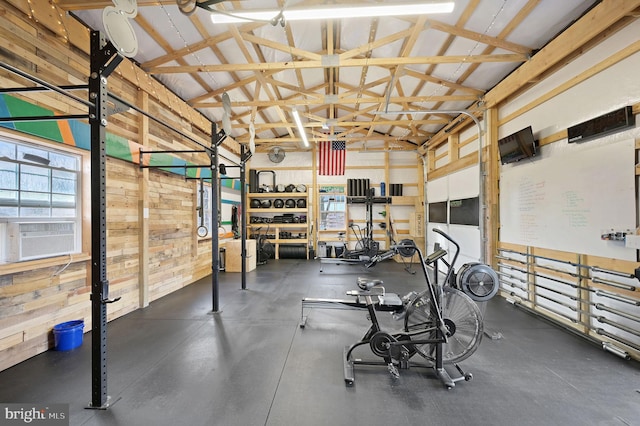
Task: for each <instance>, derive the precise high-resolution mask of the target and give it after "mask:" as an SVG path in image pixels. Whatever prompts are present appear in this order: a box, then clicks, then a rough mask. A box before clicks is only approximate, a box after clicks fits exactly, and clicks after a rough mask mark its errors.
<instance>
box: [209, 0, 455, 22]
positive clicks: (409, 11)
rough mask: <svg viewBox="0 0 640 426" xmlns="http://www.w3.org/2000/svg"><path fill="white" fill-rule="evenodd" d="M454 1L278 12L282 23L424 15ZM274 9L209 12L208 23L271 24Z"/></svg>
mask: <svg viewBox="0 0 640 426" xmlns="http://www.w3.org/2000/svg"><path fill="white" fill-rule="evenodd" d="M453 7H454V2H452V1H445V2H433V3H430V2H413V3H411V2H409V3H398V4H388V3H387V4H385V3H375V4H360V5H342V6H336V5H331V6H315V7H309V8H304V9H302V8H290V9H289V8H287V9H284V10H282V16H283V17H284V20H285V21H301V20H312V19H315V20H321V19H341V18H367V17H373V16H385V17H386V16H403V15H425V14H434V13H451V12H453ZM280 12H281V11H280V10H278V9H271V10H266V9H255V10H247V11H244V10H239V11H224V12H222V11H213V13H212V14H211V21H212V22H213V23H214V24H231V23H236V22H246V21H271V20H272V19H274V18H276V17H277V16H278V15H279V14H280Z"/></svg>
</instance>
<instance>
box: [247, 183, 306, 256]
mask: <svg viewBox="0 0 640 426" xmlns="http://www.w3.org/2000/svg"><path fill="white" fill-rule="evenodd" d="M267 199H268V200H271V202H272V204H273V202H274V201H275V200H276V199H282V200H283V201H286V200H288V199H292V200H295V201H296V203H297V202H298V200H304V203H305V207H297V206H296V207H281V208H276V207H270V208H258V207H249V208H247V212H246V213H247V228H248V230H247V233H248V234H249V235H251V234H253V233H254V232H255V231H256V230H257V229H258V228H263V229H261V232H267V228H268V234H269V235H273V236H274V238H268V240H269V242H270V243H271V244H273V245H274V247H275V258H276V259H279V258H280V247H281V246H284V245H296V246H304V248H305V249H304V251H305V257H306V258H308V257H309V251H308V249H307V248H308V245H309V238H310V235H309V222H310V221H309V202H308V201H309V196H308V193H306V192H254V193H249V194H247V200H248V202H247V205H248V206H250V205H251V200H260V201H262V200H267ZM289 215H292V216H293V218H297V219H298V221H297V222H286V223H285V222H280V221H277V218H278V216H289ZM252 217H259V218H264V219H265V222H258V223H256V222H255V221H254V220H252V219H251V218H252ZM283 220H285V221H288V220H289V219H283ZM291 220H294V219H291ZM288 233H290V234H291V237H292V238H288V235H287V236H284V235H283V234H285V235H286V234H288ZM293 236H297V237H295V238H293Z"/></svg>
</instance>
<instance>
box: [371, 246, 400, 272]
mask: <svg viewBox="0 0 640 426" xmlns="http://www.w3.org/2000/svg"><path fill="white" fill-rule="evenodd" d="M395 254H396V250H395V249H392V250H389V251H386V252H384V253H382V254H376V255H375V256H373V257H372V258H371V260H370V261H369V262H368V263H367V264H366V265H365V267H367V268H370V267H372V266H373V265H375V264H376V263H378V262H382V261H383V260H387V259H391V258H392V257H393V256H394V255H395Z"/></svg>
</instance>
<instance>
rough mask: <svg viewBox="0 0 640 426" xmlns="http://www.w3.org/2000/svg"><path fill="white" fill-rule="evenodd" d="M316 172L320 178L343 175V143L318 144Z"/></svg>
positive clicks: (344, 145) (344, 150) (345, 151)
mask: <svg viewBox="0 0 640 426" xmlns="http://www.w3.org/2000/svg"><path fill="white" fill-rule="evenodd" d="M318 149H319V156H318V158H319V159H318V163H319V164H318V166H319V167H318V171H319V174H320V175H322V176H337V175H344V163H345V156H346V154H347V145H346V143H345V141H331V142H318Z"/></svg>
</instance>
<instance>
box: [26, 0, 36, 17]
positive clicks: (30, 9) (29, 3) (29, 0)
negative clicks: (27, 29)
mask: <svg viewBox="0 0 640 426" xmlns="http://www.w3.org/2000/svg"><path fill="white" fill-rule="evenodd" d="M27 4H28V5H29V18H30V19H33V20H34V21H36V22H38V20H37V19H36V11H35V10H34V9H33V4H31V0H27Z"/></svg>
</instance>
